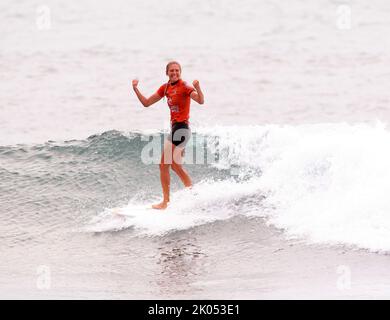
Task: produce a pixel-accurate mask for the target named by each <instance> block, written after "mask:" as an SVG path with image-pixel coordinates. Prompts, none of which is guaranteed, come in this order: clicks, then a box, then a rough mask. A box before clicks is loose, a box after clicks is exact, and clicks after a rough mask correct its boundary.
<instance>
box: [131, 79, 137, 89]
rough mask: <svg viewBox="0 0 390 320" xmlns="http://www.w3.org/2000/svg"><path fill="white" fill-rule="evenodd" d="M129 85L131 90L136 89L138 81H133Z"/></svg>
mask: <svg viewBox="0 0 390 320" xmlns="http://www.w3.org/2000/svg"><path fill="white" fill-rule="evenodd" d="M131 84H132V85H133V88H137V86H138V79H134V80H133V81H132V82H131Z"/></svg>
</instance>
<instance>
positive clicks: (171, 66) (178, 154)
mask: <svg viewBox="0 0 390 320" xmlns="http://www.w3.org/2000/svg"><path fill="white" fill-rule="evenodd" d="M165 73H166V75H167V76H168V78H169V80H168V82H167V83H165V84H163V85H162V86H161V87H160V88H159V89H158V90H157V92H156V93H154V94H153V95H151V96H150V97H149V98H146V97H144V96H143V95H142V94H141V92H140V91H139V89H138V87H137V86H138V80H137V79H135V80H133V81H132V85H133V89H134V91H135V93H136V95H137V97H138V99H139V101H141V103H142V105H143V106H144V107H150V106H151V105H152V104H154V103H156V102H157V101H159V100H161V99H162V98H163V97H167V103H168V107H169V109H170V113H171V132H170V134H169V135H168V139H167V140H166V141H165V142H164V150H163V153H162V156H161V161H160V180H161V186H162V190H163V200H162V201H161V202H160V203H158V204H154V205H153V206H152V207H153V208H154V209H165V208H166V207H167V206H168V204H169V188H170V180H171V178H170V173H169V170H170V168H172V170H173V171H174V172H175V173H176V174H177V175H178V176H179V178H180V179H181V181H182V182H183V184H184V186H185V187H187V188H190V187H191V186H192V181H191V178H190V176H189V175H188V173H187V171H186V170H185V169H184V168H183V166H182V160H183V155H184V148H185V146H186V144H187V143H188V141H189V139H190V138H191V129H190V127H189V118H190V102H191V99H193V100H195V101H196V102H198V103H199V104H203V103H204V96H203V93H202V90H201V89H200V85H199V81H198V80H194V81H193V82H192V85H193V86H194V87H191V86H189V85H187V84H186V83H185V82H184V81H183V80H182V79H181V66H180V64H179V63H178V62H176V61H171V62H169V63H168V64H167V66H166V70H165Z"/></svg>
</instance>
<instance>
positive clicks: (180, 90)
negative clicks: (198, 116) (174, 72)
mask: <svg viewBox="0 0 390 320" xmlns="http://www.w3.org/2000/svg"><path fill="white" fill-rule="evenodd" d="M194 90H195V89H194V88H192V87H190V86H188V85H187V84H186V83H185V82H184V81H183V80H181V79H180V80H178V81H177V82H176V83H175V84H173V85H172V84H163V85H162V86H161V87H160V88H159V89H158V90H157V94H158V95H159V96H160V97H163V96H164V93H165V96H166V97H167V98H168V107H169V109H170V110H171V122H172V123H174V122H188V119H189V118H190V102H191V97H190V94H191V92H192V91H194Z"/></svg>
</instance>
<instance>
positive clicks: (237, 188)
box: [0, 123, 390, 252]
mask: <svg viewBox="0 0 390 320" xmlns="http://www.w3.org/2000/svg"><path fill="white" fill-rule="evenodd" d="M151 136H155V137H158V138H159V139H160V140H159V141H161V143H162V141H163V138H164V133H163V132H153V133H143V132H130V133H121V132H118V131H109V132H105V133H103V134H99V135H94V136H90V137H89V138H87V139H85V140H82V141H76V140H73V141H65V142H61V143H58V142H48V143H46V144H43V145H34V146H21V145H18V146H12V147H0V159H1V160H2V165H1V166H2V168H1V169H2V170H1V171H0V175H2V174H5V173H7V174H8V175H7V177H9V174H10V173H13V174H16V173H18V172H20V171H21V170H22V169H20V167H21V164H22V165H23V168H24V170H27V171H28V170H30V171H34V170H35V172H38V171H39V172H45V170H47V169H45V166H47V165H48V164H51V165H52V167H53V164H55V163H57V164H58V163H61V162H62V163H64V162H65V163H67V165H68V166H67V168H69V170H71V172H72V173H73V175H72V177H73V178H77V176H78V173H80V174H81V173H84V169H85V166H89V168H94V166H97V165H98V164H99V165H100V166H99V167H98V169H99V170H98V169H96V170H95V171H96V172H95V173H96V175H92V176H91V177H90V178H91V179H95V178H96V177H99V183H100V184H101V186H105V189H104V191H105V192H109V191H108V190H109V186H114V184H115V183H117V182H118V179H119V177H121V176H122V175H124V174H125V173H126V172H127V176H126V179H135V177H137V179H138V180H137V183H135V184H134V185H135V189H134V190H133V194H134V197H133V198H132V199H131V200H129V203H128V204H127V205H126V206H122V207H120V208H119V209H118V210H120V211H121V212H124V214H122V218H123V217H125V219H122V218H120V219H118V216H115V214H114V215H113V211H112V209H110V208H107V209H106V210H104V212H102V213H101V214H98V215H97V216H95V218H94V219H92V221H91V223H90V224H88V229H89V230H92V231H93V230H94V231H96V232H98V231H109V230H120V229H125V228H133V229H135V230H138V232H141V233H144V234H149V235H159V234H165V233H167V232H171V231H175V230H183V229H189V228H192V227H194V226H197V225H200V224H205V223H212V222H214V221H216V220H226V219H230V218H231V217H233V216H236V215H243V216H246V217H262V218H264V219H265V220H266V221H267V223H268V224H272V225H273V226H275V227H277V228H279V229H281V230H283V231H284V233H285V235H286V236H287V237H293V238H301V239H305V240H306V241H308V242H310V243H323V244H330V245H346V246H354V247H359V248H364V249H368V250H372V251H379V252H388V251H389V250H390V237H389V236H388V234H389V233H390V201H389V200H388V196H387V190H389V189H390V172H389V170H388V163H390V151H389V148H388V147H389V146H390V133H389V131H388V130H387V129H386V127H385V125H383V124H381V123H378V124H376V125H367V124H354V125H350V124H346V123H334V124H313V125H299V126H291V125H290V126H278V125H269V126H245V127H244V126H235V127H234V126H233V127H222V126H221V127H218V126H214V127H208V128H198V129H197V130H196V131H194V136H193V138H194V139H192V142H191V143H190V144H189V145H188V147H187V148H186V156H187V153H188V154H190V155H191V156H193V159H195V160H196V159H198V158H197V157H196V154H197V153H198V152H199V150H201V151H202V155H204V154H208V153H209V154H211V155H212V156H211V157H205V158H202V159H203V160H202V163H201V165H197V164H196V163H195V164H194V165H191V166H189V171H190V174H191V175H192V176H193V177H195V182H196V184H195V186H194V188H193V190H192V191H191V192H188V190H179V191H177V190H173V192H172V203H171V205H170V207H169V209H168V210H166V211H165V213H164V214H160V213H156V212H155V211H154V210H152V211H150V210H148V209H147V208H148V207H150V201H154V200H156V201H157V200H158V198H157V197H156V192H152V193H148V195H146V196H145V195H144V196H143V197H142V199H140V197H137V194H138V193H140V192H141V193H142V192H144V190H150V185H151V184H152V183H153V186H154V188H155V191H156V190H159V189H160V186H159V179H158V169H157V170H155V171H153V173H154V175H151V173H150V172H148V173H146V172H145V171H146V168H148V167H150V166H148V164H145V163H142V159H141V157H140V155H141V153H142V149H143V148H144V147H145V146H146V145H147V144H148V143H150V142H151V140H152V139H151ZM191 150H192V151H191ZM156 159H157V162H156V164H157V163H158V160H159V155H158V154H157V157H156ZM199 159H200V158H199ZM204 160H206V161H204ZM195 162H196V161H195ZM136 164H139V165H140V166H137V165H136ZM141 165H142V167H141ZM114 167H115V170H116V177H118V178H117V179H111V180H110V181H109V183H105V181H108V180H109V179H110V173H109V172H110V168H114ZM54 168H55V166H54ZM102 168H104V169H105V170H106V171H105V174H104V175H97V173H101V170H102ZM38 169H39V170H38ZM53 170H54V169H53ZM129 170H132V173H131V174H129V173H128V171H129ZM53 172H54V171H53ZM143 176H145V179H143V178H142V177H143ZM85 179H86V178H85ZM152 181H153V182H152ZM3 183H4V182H3ZM32 183H34V181H32ZM64 183H66V181H65V182H64ZM102 188H103V187H102ZM102 190H103V189H102ZM115 190H116V191H117V190H118V188H115ZM67 191H68V192H70V190H69V189H67ZM158 192H160V191H158ZM107 196H108V195H107ZM145 199H149V200H148V202H145V201H146V200H145ZM114 211H115V210H114ZM112 219H114V220H112Z"/></svg>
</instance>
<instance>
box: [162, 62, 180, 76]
mask: <svg viewBox="0 0 390 320" xmlns="http://www.w3.org/2000/svg"><path fill="white" fill-rule="evenodd" d="M173 64H177V65H178V66H179V69H180V72H181V65H180V63H179V62H177V61H170V62H168V64H167V67H166V68H165V73H166V74H168V70H169V67H170V66H171V65H173Z"/></svg>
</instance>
